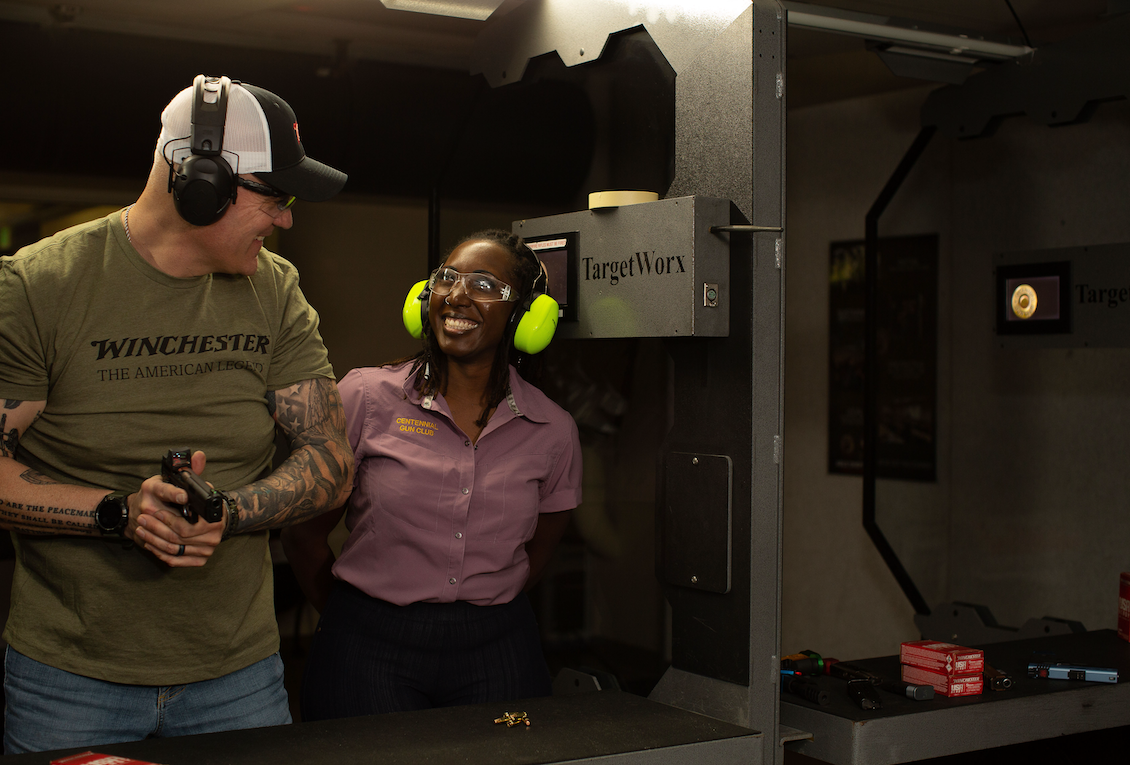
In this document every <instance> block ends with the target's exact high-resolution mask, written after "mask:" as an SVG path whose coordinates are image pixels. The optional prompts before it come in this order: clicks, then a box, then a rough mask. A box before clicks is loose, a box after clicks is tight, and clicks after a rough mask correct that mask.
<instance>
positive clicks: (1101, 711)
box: [781, 630, 1130, 765]
mask: <svg viewBox="0 0 1130 765" xmlns="http://www.w3.org/2000/svg"><path fill="white" fill-rule="evenodd" d="M974 647H976V648H982V649H983V650H984V652H985V663H986V664H987V665H990V666H992V667H994V668H995V669H997V670H999V671H1001V672H1004V673H1006V674H1008V675H1010V676H1011V678H1012V682H1013V684H1012V687H1011V688H1010V689H1008V690H1002V691H993V690H989V688H988V682H987V681H986V684H985V686H986V688H985V692H984V693H982V694H981V695H980V696H962V697H957V698H946V697H945V696H935V697H934V698H933V699H932V700H929V701H912V700H910V699H907V698H900V697H899V696H896V695H895V694H893V693H889V692H887V691H879V694H880V696H881V697H882V701H883V708H882V709H878V710H863V709H860V708H859V707H858V706H856V705H855V703H854V702H853V701H851V700H850V699H849V698H848V696H847V694H846V692H845V690H846V683H845V682H844V681H843V680H840V679H837V678H833V677H821V678H819V679H818V681H819V683H820V685H821V687H822V688H823V689H824V690H826V691H827V692H828V697H829V703H828V704H827V705H826V706H820V705H818V704H815V703H812V702H809V701H806V700H804V699H801V698H799V697H798V696H794V695H791V694H785V695H783V696H782V697H781V723H782V724H783V725H786V726H789V727H792V728H797V729H800V730H802V731H806V732H808V733H810V734H812V735H811V738H809V739H806V740H800V741H794V742H792V743H789V744H788V745H787V746H788V748H789V749H790V750H792V751H796V752H800V753H802V754H805V755H807V756H809V757H815V758H816V759H819V760H823V761H825V762H830V763H834V764H835V765H863V763H867V765H880V764H881V763H896V762H911V761H914V760H922V759H927V758H930V757H942V756H945V755H951V754H958V753H962V752H972V751H977V750H982V749H991V748H994V747H999V746H1008V745H1010V744H1019V743H1023V742H1028V741H1038V740H1040V739H1050V738H1057V737H1059V736H1066V735H1070V734H1074V733H1084V732H1090V731H1098V730H1103V729H1107V728H1116V727H1119V726H1126V725H1130V682H1128V680H1130V643H1127V642H1126V641H1125V640H1122V639H1120V638H1119V637H1118V635H1117V634H1116V633H1115V632H1114V630H1096V631H1093V632H1083V633H1075V634H1069V635H1054V636H1049V637H1040V638H1032V639H1028V640H1012V641H1006V642H1001V643H992V644H989V645H984V646H974ZM1029 662H1035V663H1053V664H1054V663H1057V662H1062V663H1071V664H1078V665H1085V666H1092V667H1109V668H1113V669H1117V670H1118V677H1119V682H1118V683H1117V684H1109V683H1093V682H1084V681H1081V680H1048V679H1038V678H1029V677H1028V675H1027V667H1028V663H1029ZM850 664H851V665H853V666H855V667H859V668H861V669H863V670H866V671H868V672H872V673H874V674H876V675H879V676H880V677H883V678H885V679H886V678H890V679H895V680H897V679H898V678H899V676H900V668H899V659H898V656H885V657H882V658H878V659H865V660H861V661H851V662H850Z"/></svg>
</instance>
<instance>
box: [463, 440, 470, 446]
mask: <svg viewBox="0 0 1130 765" xmlns="http://www.w3.org/2000/svg"><path fill="white" fill-rule="evenodd" d="M463 445H464V446H470V445H471V442H470V441H464V442H463Z"/></svg>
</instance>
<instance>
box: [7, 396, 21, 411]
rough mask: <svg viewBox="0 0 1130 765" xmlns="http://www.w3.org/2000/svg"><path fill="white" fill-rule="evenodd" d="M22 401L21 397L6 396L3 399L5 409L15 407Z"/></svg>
mask: <svg viewBox="0 0 1130 765" xmlns="http://www.w3.org/2000/svg"><path fill="white" fill-rule="evenodd" d="M22 403H23V401H22V400H21V399H16V398H6V399H4V408H5V409H16V408H18V407H19V405H20V404H22Z"/></svg>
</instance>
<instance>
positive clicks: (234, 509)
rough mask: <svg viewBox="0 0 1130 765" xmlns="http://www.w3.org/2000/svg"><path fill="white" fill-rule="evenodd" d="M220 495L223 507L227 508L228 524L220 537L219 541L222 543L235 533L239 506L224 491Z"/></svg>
mask: <svg viewBox="0 0 1130 765" xmlns="http://www.w3.org/2000/svg"><path fill="white" fill-rule="evenodd" d="M220 494H221V495H222V496H223V498H224V507H225V508H227V511H228V523H227V525H226V526H224V533H223V535H222V536H221V537H220V541H221V542H222V541H224V540H225V539H230V538H231V536H232V535H233V534H235V532H236V526H238V525H239V506H238V505H237V504H236V502H235V500H234V499H232V497H231V495H230V494H228V493H227V492H226V491H222V492H220Z"/></svg>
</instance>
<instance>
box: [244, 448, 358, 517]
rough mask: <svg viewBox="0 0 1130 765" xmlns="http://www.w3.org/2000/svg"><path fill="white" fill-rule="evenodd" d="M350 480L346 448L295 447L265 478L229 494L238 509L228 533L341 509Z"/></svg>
mask: <svg viewBox="0 0 1130 765" xmlns="http://www.w3.org/2000/svg"><path fill="white" fill-rule="evenodd" d="M343 447H344V448H343ZM352 482H353V453H352V452H351V451H350V450H349V447H348V444H340V443H336V442H334V441H332V440H331V441H327V442H326V443H324V444H322V445H320V446H314V445H312V444H307V445H305V446H302V447H299V448H298V449H296V450H295V451H293V452H291V455H290V456H289V457H288V458H287V459H286V461H284V462H283V463H282V464H281V465H279V467H278V469H276V470H275V471H274V472H273V473H271V474H270V475H269V476H267V477H266V478H264V479H262V480H261V481H256V482H254V483H250V484H248V485H247V486H244V487H242V488H240V489H236V490H234V491H229V492H228V495H229V496H230V497H231V498H232V499H234V500H235V502H236V505H237V506H238V508H239V524H238V526H237V528H236V529H235V531H234V532H230V533H243V532H248V531H261V530H263V529H273V528H279V527H282V526H289V525H291V524H294V523H301V522H302V521H307V520H310V519H311V518H313V517H315V516H317V515H320V514H321V513H324V512H326V511H327V510H332V509H334V508H335V507H341V506H342V505H344V504H345V500H346V499H348V498H349V493H350V489H351V486H352Z"/></svg>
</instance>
